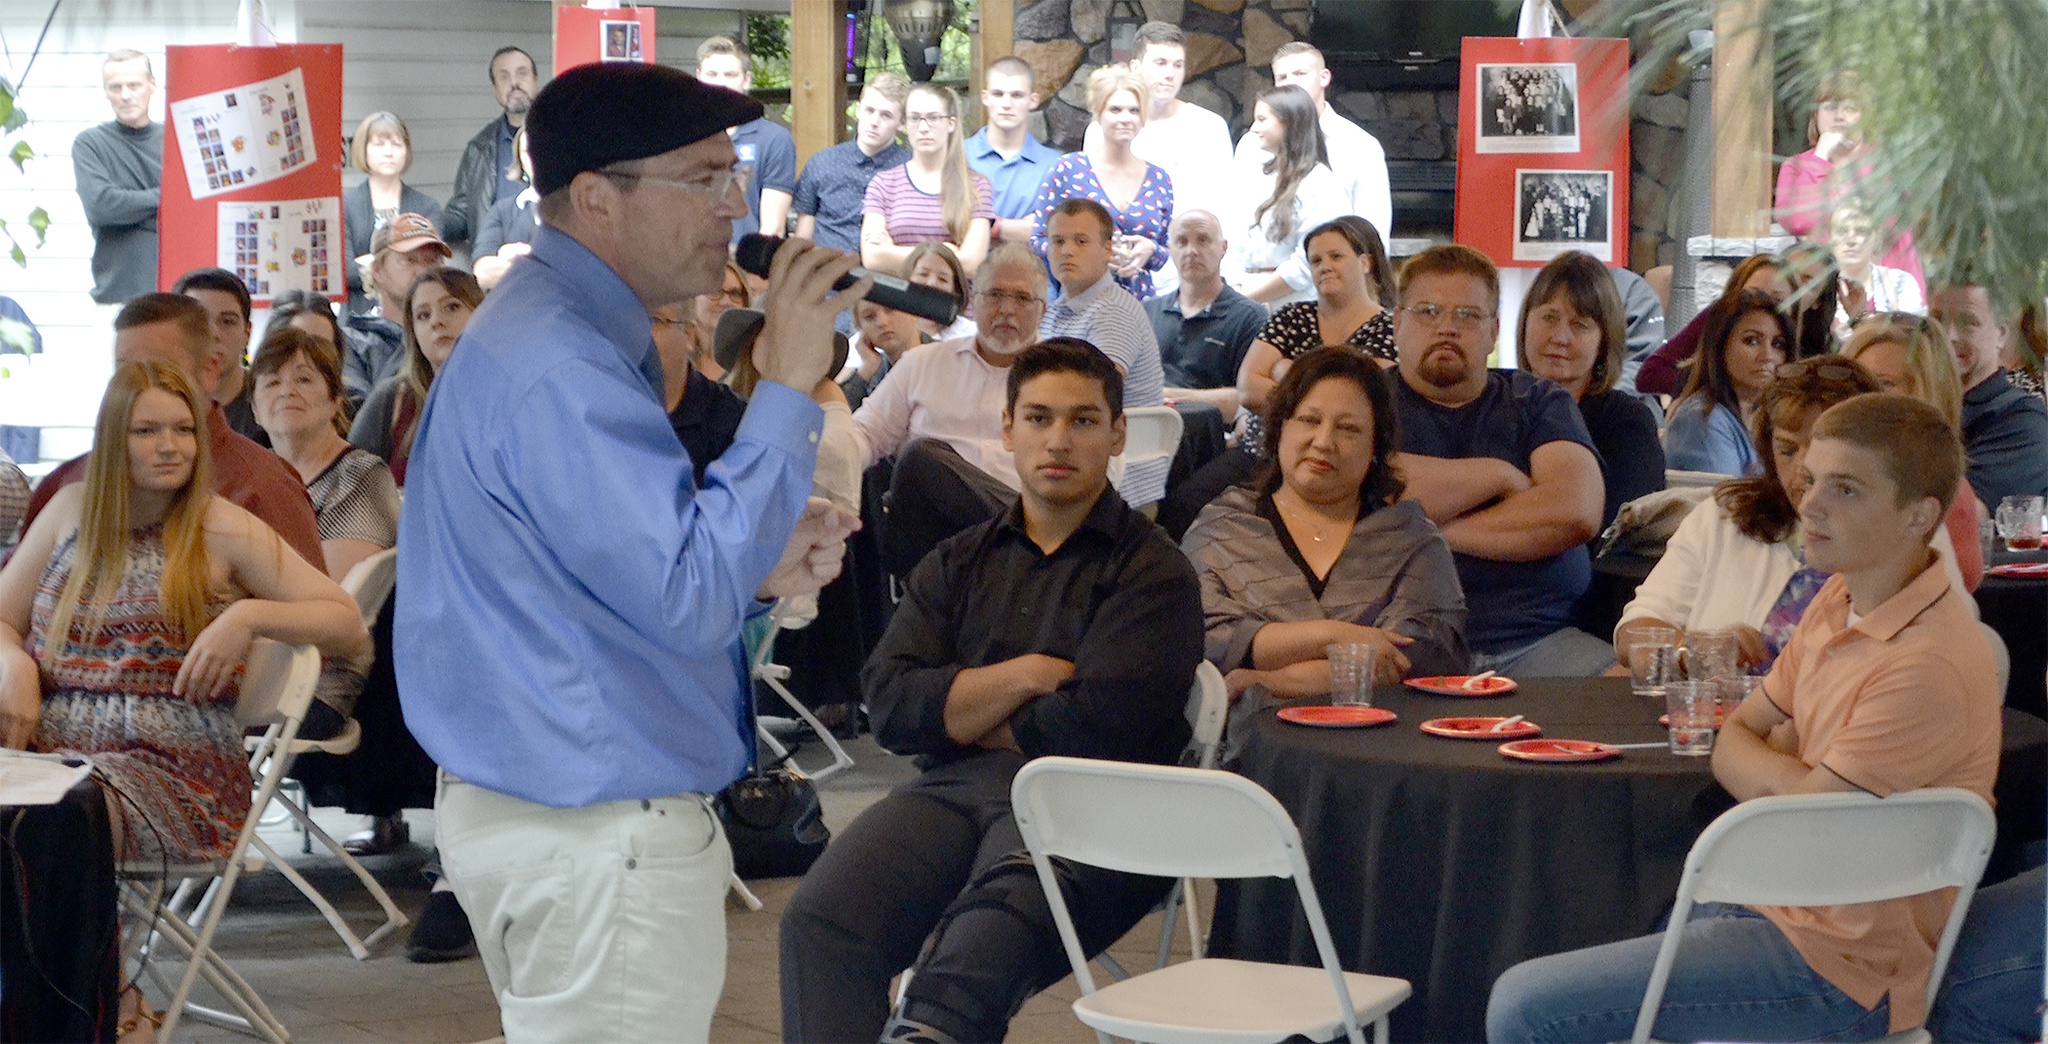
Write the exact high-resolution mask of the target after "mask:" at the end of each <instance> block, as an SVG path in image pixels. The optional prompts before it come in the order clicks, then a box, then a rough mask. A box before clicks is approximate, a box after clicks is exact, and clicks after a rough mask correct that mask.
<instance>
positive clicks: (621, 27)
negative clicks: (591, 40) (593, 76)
mask: <svg viewBox="0 0 2048 1044" xmlns="http://www.w3.org/2000/svg"><path fill="white" fill-rule="evenodd" d="M597 25H598V31H599V33H600V36H601V38H602V41H603V47H602V50H601V52H600V53H602V54H603V55H604V60H605V61H608V62H637V61H639V60H640V23H639V22H599V23H597Z"/></svg>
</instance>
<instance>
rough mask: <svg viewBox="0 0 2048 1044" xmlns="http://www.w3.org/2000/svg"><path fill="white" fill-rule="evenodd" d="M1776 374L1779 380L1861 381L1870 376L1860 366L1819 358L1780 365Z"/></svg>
mask: <svg viewBox="0 0 2048 1044" xmlns="http://www.w3.org/2000/svg"><path fill="white" fill-rule="evenodd" d="M1776 376H1777V378H1778V379H1779V380H1781V381H1796V380H1808V379H1812V380H1823V381H1850V382H1853V383H1861V382H1863V381H1864V380H1867V379H1868V378H1869V376H1870V374H1869V372H1868V371H1866V370H1864V369H1862V368H1861V367H1858V366H1855V365H1853V364H1851V363H1846V362H1829V361H1825V360H1820V359H1800V360H1797V361H1794V362H1788V363H1784V364H1782V365H1780V366H1779V367H1778V369H1777V370H1776Z"/></svg>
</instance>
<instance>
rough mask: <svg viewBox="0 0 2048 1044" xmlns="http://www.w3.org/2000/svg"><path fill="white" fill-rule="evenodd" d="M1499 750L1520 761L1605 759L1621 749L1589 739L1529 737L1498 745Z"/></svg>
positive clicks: (1616, 753)
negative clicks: (1528, 738)
mask: <svg viewBox="0 0 2048 1044" xmlns="http://www.w3.org/2000/svg"><path fill="white" fill-rule="evenodd" d="M1500 752H1501V753H1502V754H1504V755H1506V756H1508V757H1511V758H1518V759H1520V760H1522V761H1606V760H1607V759H1608V758H1618V757H1620V756H1621V750H1620V748H1617V747H1612V746H1609V745H1607V744H1605V743H1594V742H1592V741H1591V740H1568V739H1531V740H1516V741H1515V742H1513V743H1503V744H1501V745H1500Z"/></svg>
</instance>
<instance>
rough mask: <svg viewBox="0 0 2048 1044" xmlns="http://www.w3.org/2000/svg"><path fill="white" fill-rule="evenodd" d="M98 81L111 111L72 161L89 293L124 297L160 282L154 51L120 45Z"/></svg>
mask: <svg viewBox="0 0 2048 1044" xmlns="http://www.w3.org/2000/svg"><path fill="white" fill-rule="evenodd" d="M100 82H101V85H102V87H103V88H104V89H105V90H106V92H107V103H108V104H109V105H111V106H113V109H114V118H113V119H112V120H109V121H108V122H106V123H102V124H100V125H98V126H96V127H89V128H87V129H86V130H84V131H83V132H81V133H80V134H79V135H78V137H77V139H76V140H74V141H73V142H72V143H71V163H72V166H73V168H74V170H75V172H76V180H77V182H78V201H79V202H80V203H83V204H84V205H85V220H86V221H87V223H89V224H91V225H92V237H93V249H92V299H93V300H95V301H98V302H99V303H101V304H120V303H121V302H122V301H125V300H127V299H128V298H131V297H134V296H135V295H136V294H146V293H148V292H150V291H152V290H155V289H156V210H157V203H158V200H159V197H160V196H161V194H162V193H161V190H160V188H159V186H160V185H162V183H163V168H164V126H163V124H161V123H155V122H152V121H151V120H150V118H149V100H150V97H151V96H152V95H154V94H155V93H156V73H155V72H154V71H153V70H152V69H151V68H150V65H149V56H147V55H145V54H143V53H142V52H140V51H125V50H124V51H115V52H114V53H112V54H110V55H108V56H107V60H106V61H105V62H104V63H103V64H102V65H101V66H100Z"/></svg>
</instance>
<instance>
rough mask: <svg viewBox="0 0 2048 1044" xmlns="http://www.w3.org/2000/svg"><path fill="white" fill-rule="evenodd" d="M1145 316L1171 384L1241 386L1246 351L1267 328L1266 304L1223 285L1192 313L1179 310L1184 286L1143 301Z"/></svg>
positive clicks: (1207, 386) (1227, 419) (1197, 386)
mask: <svg viewBox="0 0 2048 1044" xmlns="http://www.w3.org/2000/svg"><path fill="white" fill-rule="evenodd" d="M1145 317H1146V318H1148V319H1150V320H1152V336H1154V337H1156V338H1158V340H1159V364H1160V366H1161V367H1163V368H1164V369H1165V370H1166V384H1167V387H1170V388H1230V387H1235V386H1236V385H1237V371H1238V368H1239V367H1240V366H1242V365H1244V355H1245V352H1247V351H1249V350H1251V346H1252V341H1253V340H1254V339H1256V338H1257V337H1258V336H1259V331H1260V330H1262V329H1264V328H1265V325H1266V306H1265V305H1262V304H1260V303H1258V302H1257V301H1254V300H1252V299H1251V298H1249V297H1246V296H1245V295H1243V294H1240V293H1238V292H1237V291H1235V290H1232V289H1231V288H1230V287H1229V286H1228V285H1225V286H1224V288H1223V292H1222V293H1221V294H1218V295H1217V297H1216V300H1214V301H1212V302H1210V304H1209V307H1207V308H1204V309H1202V310H1201V311H1200V312H1197V313H1195V314H1194V315H1193V316H1186V315H1182V314H1181V310H1180V291H1178V290H1170V291H1168V292H1166V293H1163V294H1160V295H1159V296H1158V297H1155V298H1153V299H1151V300H1150V301H1147V302H1145ZM1223 419H1224V421H1225V422H1226V423H1228V422H1229V421H1230V418H1229V417H1225V418H1223Z"/></svg>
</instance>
